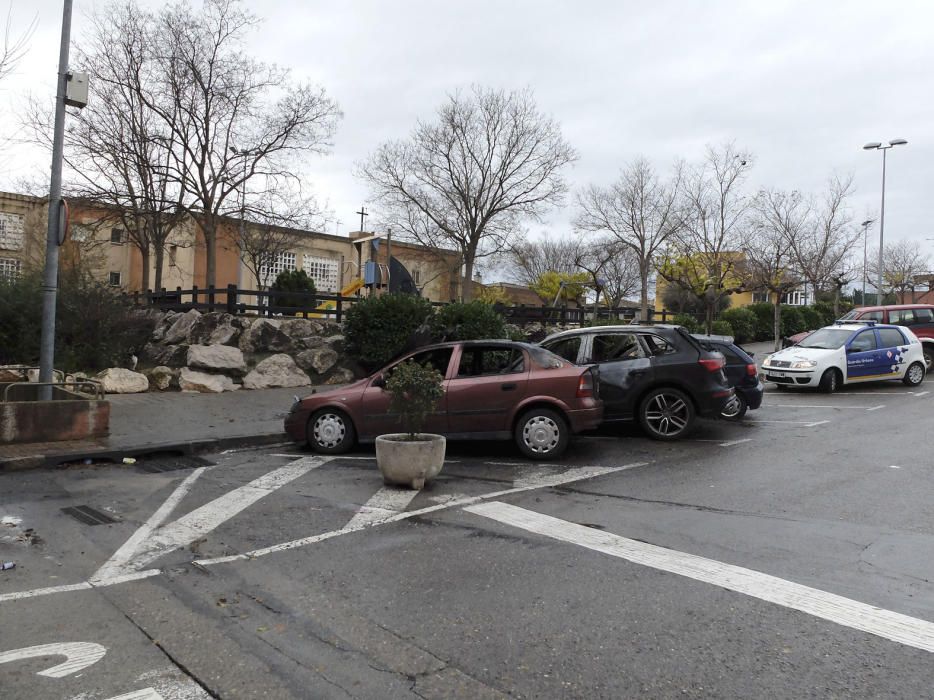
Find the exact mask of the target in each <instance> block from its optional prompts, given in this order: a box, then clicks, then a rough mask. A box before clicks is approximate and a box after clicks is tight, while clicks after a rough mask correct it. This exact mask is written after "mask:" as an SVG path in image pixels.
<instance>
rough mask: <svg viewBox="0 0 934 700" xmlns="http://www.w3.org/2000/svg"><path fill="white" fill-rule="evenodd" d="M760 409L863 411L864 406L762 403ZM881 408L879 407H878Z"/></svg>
mask: <svg viewBox="0 0 934 700" xmlns="http://www.w3.org/2000/svg"><path fill="white" fill-rule="evenodd" d="M762 408H851V409H853V410H854V411H856V410H859V411H865V410H866V407H865V406H827V405H823V404H821V405H817V404H796V403H764V404H762ZM880 408H881V407H880Z"/></svg>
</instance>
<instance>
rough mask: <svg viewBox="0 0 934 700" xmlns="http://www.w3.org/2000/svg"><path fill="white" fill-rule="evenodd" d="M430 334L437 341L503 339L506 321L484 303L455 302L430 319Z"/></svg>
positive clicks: (478, 301)
mask: <svg viewBox="0 0 934 700" xmlns="http://www.w3.org/2000/svg"><path fill="white" fill-rule="evenodd" d="M431 334H432V336H433V337H434V338H435V339H436V340H438V341H441V340H487V339H489V338H505V337H506V321H505V320H504V319H503V316H502V314H500V313H499V312H498V311H497V310H496V309H495V308H494V307H492V306H490V305H489V304H487V303H486V302H483V301H480V300H474V301H469V302H455V303H453V304H448V305H447V306H443V307H441V309H440V310H439V311H438V313H437V314H435V316H434V318H432V319H431Z"/></svg>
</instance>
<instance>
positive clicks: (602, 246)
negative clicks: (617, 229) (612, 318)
mask: <svg viewBox="0 0 934 700" xmlns="http://www.w3.org/2000/svg"><path fill="white" fill-rule="evenodd" d="M574 264H575V265H576V267H578V268H579V269H581V270H583V271H584V272H586V273H587V274H588V275H589V276H590V286H592V287H593V288H594V289H596V290H597V295H596V298H595V299H594V309H595V310H596V308H597V306H598V305H599V303H600V296H601V294H602V295H603V300H604V303H606V306H607V308H608V309H616V308H619V305H620V304H621V303H622V302H623V299H625V298H626V297H628V296H630V295H632V294H633V293H635V292H636V290H638V289H639V288H640V284H641V282H640V280H641V275H640V270H639V261H638V258H637V256H636V253H635V251H634V250H632V248H630V247H629V246H626V245H624V244H622V243H620V242H619V241H618V240H617V239H616V238H614V237H612V236H607V237H605V238H603V239H598V240H595V241H589V242H588V243H587V244H586V245H582V246H581V247H580V249H579V251H578V253H577V256H576V257H575V258H574ZM641 319H642V320H643V321H644V320H646V319H647V317H646V316H642V317H641Z"/></svg>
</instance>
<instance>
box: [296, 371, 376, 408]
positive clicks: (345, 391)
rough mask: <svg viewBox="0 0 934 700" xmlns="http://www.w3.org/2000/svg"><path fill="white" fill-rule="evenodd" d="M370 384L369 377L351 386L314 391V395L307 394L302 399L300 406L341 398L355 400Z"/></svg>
mask: <svg viewBox="0 0 934 700" xmlns="http://www.w3.org/2000/svg"><path fill="white" fill-rule="evenodd" d="M369 382H370V377H366V378H364V379H358V380H357V381H355V382H353V383H352V384H348V385H347V386H341V387H335V388H334V389H325V390H324V391H318V390H315V393H313V394H309V395H307V396H305V397H303V398H302V400H301V402H302V404H309V403H319V402H321V401H329V400H332V399H339V398H341V397H346V398H348V399H349V398H351V397H354V398H356V397H357V396H359V395H360V394H362V393H363V390H364V389H366V387H367V384H369Z"/></svg>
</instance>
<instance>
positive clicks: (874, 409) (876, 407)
mask: <svg viewBox="0 0 934 700" xmlns="http://www.w3.org/2000/svg"><path fill="white" fill-rule="evenodd" d="M880 408H885V404H881V405H879V406H873V407H872V408H867V409H866V410H867V411H878V410H879V409H880Z"/></svg>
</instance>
